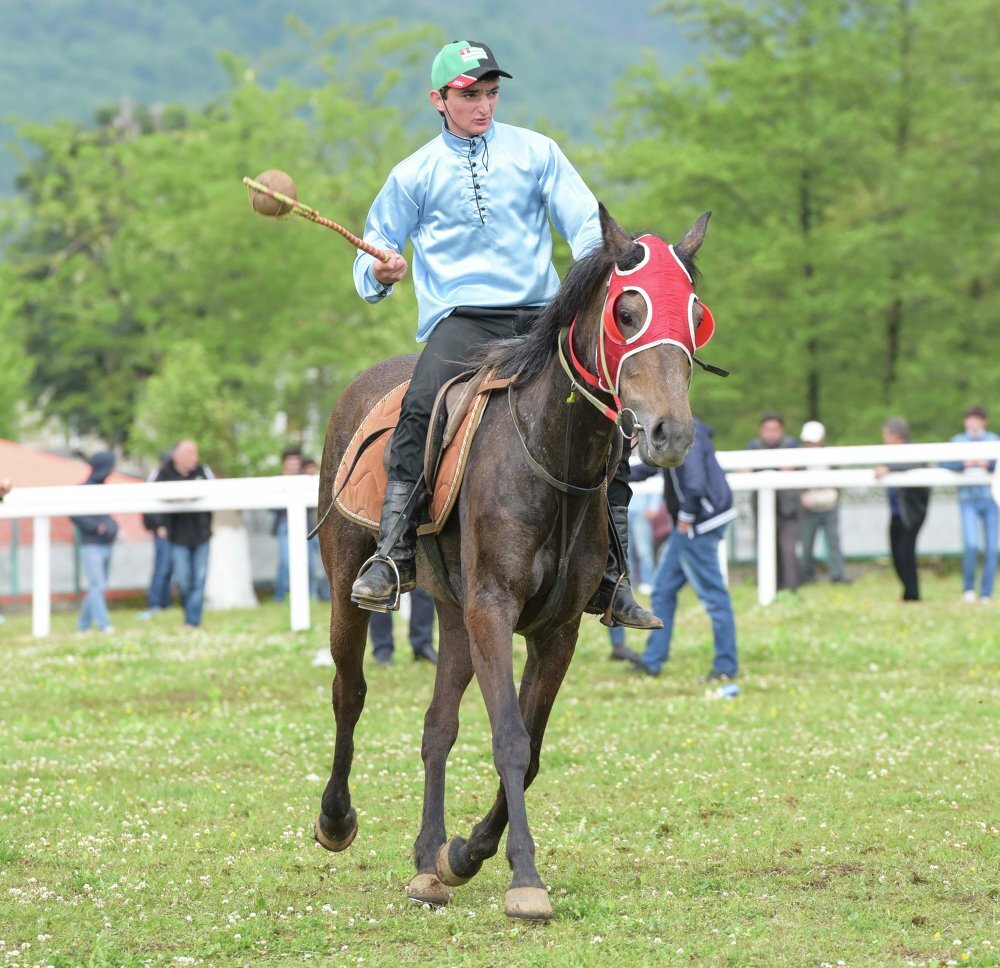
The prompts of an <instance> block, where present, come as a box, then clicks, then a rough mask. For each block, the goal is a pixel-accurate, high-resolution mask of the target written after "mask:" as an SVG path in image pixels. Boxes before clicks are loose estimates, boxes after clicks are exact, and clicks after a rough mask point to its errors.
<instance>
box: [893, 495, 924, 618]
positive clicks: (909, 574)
mask: <svg viewBox="0 0 1000 968" xmlns="http://www.w3.org/2000/svg"><path fill="white" fill-rule="evenodd" d="M923 523H924V519H923V518H920V520H919V521H917V522H915V523H911V524H909V525H907V524H904V523H903V519H902V518H901V517H899V516H898V515H895V514H894V515H893V516H892V518H891V519H890V521H889V546H890V548H891V549H892V565H893V567H894V568H895V569H896V574H897V575H898V576H899V580H900V581H901V582H902V583H903V601H904V602H919V601H920V585H919V582H918V580H917V535H918V534H919V533H920V529H921V527H923Z"/></svg>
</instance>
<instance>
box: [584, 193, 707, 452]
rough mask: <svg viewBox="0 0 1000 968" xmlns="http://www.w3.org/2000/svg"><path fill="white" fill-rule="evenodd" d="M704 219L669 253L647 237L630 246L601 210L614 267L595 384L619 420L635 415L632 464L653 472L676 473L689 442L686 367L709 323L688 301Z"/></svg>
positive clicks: (691, 297)
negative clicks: (636, 457)
mask: <svg viewBox="0 0 1000 968" xmlns="http://www.w3.org/2000/svg"><path fill="white" fill-rule="evenodd" d="M710 214H711V213H710V212H706V213H705V214H704V215H702V216H701V218H699V219H698V221H697V222H695V223H694V225H693V226H692V227H691V228H690V229H689V230H688V232H687V234H686V235H685V236H684V238H683V239H681V241H680V242H678V243H677V244H676V245H675V246H670V245H667V243H665V242H664V241H663V240H662V239H659V238H656V237H655V236H650V235H643V236H639V237H638V238H637V239H633V238H632V237H631V236H630V235H629V234H628V233H627V232H626V231H625V230H624V229H623V228H622V227H621V226H620V225H619V224H618V223H617V222H616V221H615V220H614V219H613V218H612V217H611V216H610V215H609V214H608V212H607V210H606V209H605V208H604V207H603V206H601V228H602V231H603V235H604V247H605V251H606V252H607V254H608V255H610V256H612V257H613V258H614V263H615V266H614V269H613V270H612V272H611V278H610V280H609V283H608V293H607V297H606V299H605V302H604V308H603V311H602V317H601V321H600V336H599V338H598V341H597V343H598V349H597V372H598V377H599V379H600V382H601V388H602V389H604V390H606V391H608V392H610V393H612V394H614V395H615V397H616V398H617V399H619V400H620V401H621V403H620V409H621V411H622V413H623V414H624V415H625V416H626V418H627V417H628V411H631V412H632V414H634V415H635V423H636V425H637V426H638V427H639V428H640V429H639V453H640V456H641V457H642V459H643V460H644V461H646V463H648V464H654V465H656V466H658V467H676V466H677V465H678V464H680V463H681V461H683V460H684V458H685V457H686V456H687V452H688V451H689V450H690V449H691V444H692V443H693V442H694V420H693V418H692V416H691V406H690V404H689V402H688V386H689V384H690V380H691V366H692V360H693V358H694V352H695V349H696V348H697V347H699V346H702V345H704V344H705V343H706V342H708V340H709V339H710V338H711V335H712V331H713V330H714V328H715V323H714V321H713V320H712V315H711V313H710V312H709V311H708V309H707V307H705V306H704V305H702V303H700V302H699V301H698V298H697V297H696V296H695V294H694V279H693V268H694V261H693V260H694V254H695V253H696V252H697V251H698V248H699V247H700V246H701V243H702V242H703V241H704V238H705V226H706V225H707V224H708V219H709V215H710ZM616 402H617V401H616Z"/></svg>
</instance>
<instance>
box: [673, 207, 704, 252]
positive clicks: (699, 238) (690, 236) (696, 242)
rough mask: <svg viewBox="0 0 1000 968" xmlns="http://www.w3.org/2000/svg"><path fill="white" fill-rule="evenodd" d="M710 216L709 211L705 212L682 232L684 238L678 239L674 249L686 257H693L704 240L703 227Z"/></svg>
mask: <svg viewBox="0 0 1000 968" xmlns="http://www.w3.org/2000/svg"><path fill="white" fill-rule="evenodd" d="M711 217H712V213H711V212H705V214H704V215H702V216H701V217H700V218H699V219H698V221H697V222H695V223H694V225H692V226H691V228H689V229H688V230H687V232H685V233H684V238H683V239H681V240H680V242H678V243H677V244H676V245H675V246H674V249H675V250H676V251H677V252H679V253H680V254H681V255H682V256H684V258H686V259H693V258H694V254H695V253H696V252H697V251H698V250H699V249H700V248H701V243H702V242H704V241H705V228H706V227H707V225H708V220H709V219H710V218H711Z"/></svg>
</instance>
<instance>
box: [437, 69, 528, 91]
mask: <svg viewBox="0 0 1000 968" xmlns="http://www.w3.org/2000/svg"><path fill="white" fill-rule="evenodd" d="M487 74H499V75H500V76H501V77H509V78H510V79H511V80H513V79H514V75H513V74H508V73H507V72H506V71H502V70H500V69H499V68H498V67H487V68H484V69H483V70H477V71H469V72H468V73H467V74H459V75H458V77H456V78H453V79H452V80H450V81H449V82H448V83H447V84H445V87H453V88H455V89H456V90H459V91H461V90H463V89H464V88H467V87H470V86H471V85H473V84H475V83H476V81H478V80H479V79H480V78H482V77H484V76H485V75H487Z"/></svg>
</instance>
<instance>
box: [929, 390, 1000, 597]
mask: <svg viewBox="0 0 1000 968" xmlns="http://www.w3.org/2000/svg"><path fill="white" fill-rule="evenodd" d="M963 422H964V423H965V431H964V432H963V433H960V434H955V436H954V437H952V438H951V440H952V443H971V442H973V441H980V440H993V441H995V440H1000V437H998V436H997V435H996V434H995V433H993V431H992V430H987V429H986V425H987V423H988V422H989V418H988V417H987V415H986V410H985V409H983V408H982V407H979V406H972V407H968V408H967V409H966V411H965V413H964V415H963ZM941 466H942V467H947V468H948V469H949V470H953V471H964V470H965V469H966V468H967V467H983V468H986V469H987V470H989V471H991V472H992V471H993V470H995V469H996V461H992V460H967V461H946V462H944V463H943V464H942V465H941ZM958 507H959V510H960V512H961V515H962V598H963V599H965V601H967V602H974V601H975V600H976V563H977V560H978V558H979V549H980V543H979V540H980V528H981V529H982V549H983V577H982V582H981V584H980V586H979V600H980V601H982V602H989V601H990V600H991V599H992V597H993V585H994V582H995V581H996V574H997V526H998V525H997V521H998V514H997V504H996V501H995V500H994V499H993V495H992V494H991V493H990V485H989V484H965V485H963V486H962V487H960V488H959V489H958Z"/></svg>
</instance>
